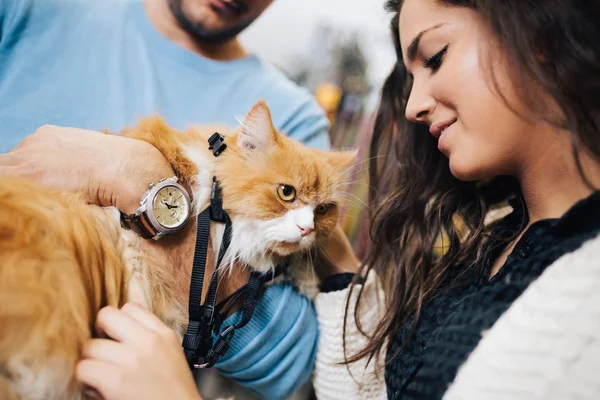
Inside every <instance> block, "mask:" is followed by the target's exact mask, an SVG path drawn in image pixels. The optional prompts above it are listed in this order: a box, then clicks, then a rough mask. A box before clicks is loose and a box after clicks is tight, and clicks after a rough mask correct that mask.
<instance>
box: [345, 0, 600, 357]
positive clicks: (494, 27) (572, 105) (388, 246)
mask: <svg viewBox="0 0 600 400" xmlns="http://www.w3.org/2000/svg"><path fill="white" fill-rule="evenodd" d="M440 3H444V4H447V5H450V6H456V7H468V8H470V9H473V10H475V11H476V12H478V13H479V15H480V16H481V18H482V19H483V20H484V21H485V22H486V23H487V25H488V27H489V28H490V29H491V31H492V32H493V33H494V34H495V36H496V37H497V39H498V41H499V43H500V45H501V48H502V49H503V51H504V53H505V55H506V56H507V57H508V59H509V61H510V63H509V65H512V66H514V67H513V68H512V70H511V71H510V72H509V74H510V78H511V79H512V81H513V83H514V87H516V88H520V92H519V93H518V95H519V96H520V97H521V100H522V101H523V104H525V105H527V106H528V107H529V110H527V111H530V112H531V113H533V114H532V115H535V116H537V117H539V118H540V119H542V120H545V121H547V122H549V123H551V124H553V125H554V126H557V127H560V128H561V129H565V130H567V131H569V132H570V135H571V142H572V146H573V154H574V157H575V160H576V162H577V166H578V168H579V172H580V173H581V175H582V176H583V171H582V168H581V163H580V160H579V157H578V154H579V150H580V149H582V148H585V149H587V150H588V151H589V153H590V154H591V155H592V156H593V157H595V159H596V160H600V23H599V21H600V2H598V1H587V0H569V1H566V0H546V1H538V0H502V1H499V0H466V1H459V0H440ZM401 6H402V1H401V0H389V1H387V3H386V6H385V7H386V9H387V10H388V11H390V12H393V13H394V14H393V17H392V23H391V31H392V36H393V39H394V45H395V48H396V54H397V62H396V64H395V66H394V68H393V70H392V72H391V74H390V75H389V76H388V78H387V80H386V81H385V84H384V85H383V89H382V94H381V103H380V106H379V110H378V114H377V119H376V124H375V128H374V132H373V137H372V142H371V146H370V156H371V158H370V160H371V161H370V166H369V168H370V173H369V174H370V180H371V190H370V194H369V201H370V205H371V209H372V210H373V215H372V220H371V231H370V235H371V242H372V243H371V245H370V249H369V250H368V253H367V256H366V258H365V261H364V264H363V266H362V267H361V270H360V273H359V274H360V275H363V276H364V275H365V274H366V273H368V272H369V271H370V270H374V271H375V272H376V273H377V275H378V276H379V277H380V278H381V282H382V283H383V286H384V290H385V293H386V299H385V312H384V315H383V318H382V320H381V321H380V322H379V323H378V325H377V326H376V329H375V331H374V333H373V334H372V335H371V336H370V338H369V343H368V345H367V346H366V348H365V349H363V350H362V351H361V352H359V353H358V354H355V355H352V356H351V357H348V358H347V359H346V361H347V362H353V361H356V360H359V359H361V358H363V357H372V356H373V355H377V354H379V351H380V350H381V349H382V347H383V346H384V344H385V342H386V339H388V338H390V337H391V335H392V334H393V333H394V332H395V331H396V330H398V329H399V328H400V327H401V326H402V324H404V323H406V322H407V321H408V320H409V318H410V317H411V316H414V318H413V319H412V331H411V335H412V332H414V329H416V326H417V323H418V320H419V315H420V312H421V307H422V306H423V304H424V303H426V302H427V301H429V300H431V299H432V298H433V297H435V296H436V295H438V294H439V293H440V292H442V291H444V290H447V289H448V286H449V282H451V281H452V278H453V277H454V275H455V274H456V273H457V271H456V266H457V265H458V264H459V263H461V262H464V261H465V260H468V259H473V257H474V256H475V255H477V254H479V253H480V250H481V248H482V243H483V240H484V238H485V235H482V232H484V217H485V215H486V212H487V211H488V209H489V206H490V205H491V204H492V203H494V202H497V201H500V200H503V199H506V198H508V197H509V196H514V195H516V196H520V192H519V189H518V186H517V185H516V181H515V180H514V179H512V178H508V177H498V178H496V179H494V180H493V181H492V182H487V183H486V184H483V183H482V182H461V181H459V180H458V179H456V178H455V177H454V176H452V174H451V173H450V168H449V161H448V159H447V158H446V157H445V156H443V155H442V154H441V153H440V152H439V151H438V149H437V143H436V140H435V139H434V138H433V137H432V136H431V135H429V134H428V133H427V129H428V128H427V127H426V126H424V125H418V124H415V123H412V122H409V121H408V120H407V119H406V118H405V115H404V108H405V105H406V102H407V99H408V95H409V93H410V89H411V84H412V82H411V79H410V77H409V75H408V74H407V71H406V67H405V65H404V62H403V58H402V52H401V49H400V38H399V32H398V16H399V13H400V8H401ZM540 87H541V88H542V89H543V90H544V91H545V92H546V93H547V94H548V95H549V96H550V97H551V98H552V99H553V100H554V102H555V104H557V105H558V106H559V107H560V109H561V111H562V113H558V114H559V115H560V117H557V116H556V115H557V113H556V108H555V107H556V106H554V112H552V110H551V109H550V107H549V105H548V104H539V98H537V99H536V98H533V96H534V95H535V93H539V88H540ZM584 179H585V177H584ZM586 182H588V181H587V180H586ZM588 184H589V182H588ZM456 215H460V216H461V217H462V220H463V221H464V224H465V225H466V227H467V228H468V234H467V235H466V237H461V238H460V240H459V232H457V230H456V227H455V223H454V222H453V217H454V216H456ZM440 232H445V233H447V238H448V239H449V249H448V251H446V252H445V253H444V254H443V255H442V256H439V255H436V254H435V253H434V245H435V241H436V238H437V237H438V236H439V235H440ZM353 289H354V287H353V288H352V289H351V291H352V290H353ZM360 291H362V288H361V289H360ZM359 298H360V293H359ZM359 303H360V301H359ZM357 310H358V307H356V309H355V310H354V313H355V316H356V319H357V321H358V315H357V314H358V311H357ZM348 312H349V310H348V307H347V308H346V315H347V314H348ZM359 329H361V327H360V324H359ZM409 337H410V336H409ZM407 340H408V339H407Z"/></svg>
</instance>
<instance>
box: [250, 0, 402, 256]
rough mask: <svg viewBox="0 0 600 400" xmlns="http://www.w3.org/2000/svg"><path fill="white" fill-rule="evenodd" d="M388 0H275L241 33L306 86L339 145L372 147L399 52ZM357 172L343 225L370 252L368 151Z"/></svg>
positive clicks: (359, 246)
mask: <svg viewBox="0 0 600 400" xmlns="http://www.w3.org/2000/svg"><path fill="white" fill-rule="evenodd" d="M383 5H384V0H302V1H299V0H276V1H274V2H273V4H272V5H271V7H270V8H268V9H267V11H266V12H265V13H264V14H263V15H262V16H261V17H260V19H258V20H257V21H256V22H255V23H254V24H252V25H251V26H250V27H249V28H248V29H247V30H246V31H244V33H243V34H242V36H241V40H242V42H243V43H244V45H245V46H246V47H247V48H248V49H249V50H250V51H252V52H254V53H256V54H258V55H259V56H261V57H262V58H263V59H264V60H266V61H268V62H270V63H271V64H273V65H274V66H276V67H277V68H279V69H280V70H281V71H283V72H284V73H285V74H286V75H287V76H288V77H289V78H291V79H292V80H293V81H294V82H296V83H297V84H299V85H300V86H304V87H306V88H307V89H308V90H309V91H310V92H311V93H313V95H314V96H315V97H316V99H317V101H318V102H319V104H321V106H322V107H323V108H324V109H325V111H326V112H327V114H328V117H329V119H330V121H331V123H332V124H331V131H330V135H331V142H332V144H333V147H334V148H350V147H352V148H359V149H361V151H364V150H365V149H366V148H367V146H366V144H367V143H368V139H369V137H368V136H369V134H370V130H371V125H372V123H373V119H374V113H375V111H376V107H377V102H378V100H379V91H380V88H381V84H382V83H383V81H384V80H385V78H386V77H387V75H388V73H389V72H390V70H391V68H392V66H393V64H394V62H395V53H394V48H393V45H392V41H391V39H390V34H389V32H390V31H389V22H390V18H391V15H388V13H387V12H386V11H385V10H384V9H383ZM359 157H360V158H361V159H360V160H359V163H357V166H356V168H355V170H354V171H352V173H351V177H350V181H351V182H352V186H351V188H350V190H351V194H352V196H351V199H353V200H352V201H351V203H350V204H349V205H348V208H347V209H346V210H345V213H344V218H343V224H344V229H345V230H346V233H347V234H348V236H349V237H350V239H351V241H352V242H353V244H354V245H355V250H356V251H357V252H358V253H359V255H361V254H362V252H363V251H364V246H363V242H364V240H363V239H362V237H361V233H362V232H363V231H362V230H361V229H360V227H361V222H362V221H363V219H364V218H363V217H364V211H365V210H364V208H363V207H362V205H363V204H362V203H363V202H364V201H365V200H366V197H365V195H366V189H367V187H366V181H365V179H366V172H367V171H366V167H367V163H366V162H365V158H366V157H365V155H364V154H360V155H359Z"/></svg>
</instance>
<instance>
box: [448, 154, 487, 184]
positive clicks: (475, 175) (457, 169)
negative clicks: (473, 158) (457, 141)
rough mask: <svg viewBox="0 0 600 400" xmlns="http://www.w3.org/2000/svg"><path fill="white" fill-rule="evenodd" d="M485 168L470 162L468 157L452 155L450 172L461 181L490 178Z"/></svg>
mask: <svg viewBox="0 0 600 400" xmlns="http://www.w3.org/2000/svg"><path fill="white" fill-rule="evenodd" d="M485 170H486V169H485V168H483V167H482V166H480V165H478V164H477V163H475V162H469V160H468V158H466V157H456V156H454V157H453V156H452V155H450V173H451V174H452V175H453V176H454V177H455V178H456V179H458V180H459V181H463V182H472V181H479V180H482V179H487V178H490V177H489V176H487V175H488V174H486V173H485Z"/></svg>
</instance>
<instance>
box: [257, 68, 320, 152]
mask: <svg viewBox="0 0 600 400" xmlns="http://www.w3.org/2000/svg"><path fill="white" fill-rule="evenodd" d="M252 79H253V81H254V82H256V84H257V85H260V97H261V98H262V99H263V100H265V102H266V103H267V105H268V106H269V108H270V109H271V113H272V115H273V122H274V124H275V126H276V127H278V129H280V130H281V131H283V132H284V133H286V134H289V135H290V136H292V137H293V138H295V139H298V140H301V141H304V142H306V141H311V140H312V138H313V136H317V135H319V136H321V140H319V143H318V144H317V143H316V142H315V143H314V145H315V146H316V147H320V148H328V147H329V145H328V140H326V132H327V130H328V128H329V122H328V120H327V118H326V116H325V112H324V111H323V110H322V108H321V107H320V106H319V104H318V103H317V101H316V99H315V98H314V96H313V95H312V94H311V93H310V92H309V91H308V90H307V89H306V88H304V87H300V86H298V85H297V84H296V83H294V82H293V81H292V80H291V79H289V78H288V77H287V76H285V74H284V73H283V72H281V71H280V70H278V69H276V68H275V67H274V66H272V65H271V64H269V63H267V62H265V61H262V60H261V61H260V67H259V68H258V69H257V70H256V71H255V73H254V76H253V77H252Z"/></svg>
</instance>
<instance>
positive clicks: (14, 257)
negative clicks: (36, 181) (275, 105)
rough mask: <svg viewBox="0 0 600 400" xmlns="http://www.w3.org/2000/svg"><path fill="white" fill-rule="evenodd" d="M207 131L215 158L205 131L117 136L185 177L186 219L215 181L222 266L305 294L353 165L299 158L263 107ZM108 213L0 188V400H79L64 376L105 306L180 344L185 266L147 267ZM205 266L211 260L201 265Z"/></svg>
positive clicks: (342, 156)
mask: <svg viewBox="0 0 600 400" xmlns="http://www.w3.org/2000/svg"><path fill="white" fill-rule="evenodd" d="M217 131H219V132H220V133H222V134H224V135H225V136H226V143H227V145H228V148H227V150H225V152H223V154H222V155H220V156H219V157H214V156H213V155H212V153H211V152H210V151H209V150H208V144H207V139H208V137H209V136H210V135H211V134H212V133H214V132H215V129H210V128H207V127H196V128H191V129H188V130H187V131H185V132H180V131H176V130H174V129H171V128H170V127H169V126H168V125H167V124H166V123H165V122H164V121H163V120H162V119H160V118H159V117H152V118H149V119H146V120H143V121H142V122H141V123H140V124H139V125H138V126H137V127H134V128H131V129H126V130H125V131H124V132H122V134H123V135H125V136H128V137H132V138H136V139H139V140H145V141H147V142H149V143H151V144H153V145H154V146H156V147H157V148H158V149H159V150H160V151H161V152H162V153H163V154H164V155H165V157H166V158H167V159H168V160H169V161H170V162H171V164H172V166H173V168H174V169H175V170H177V171H178V172H179V173H180V174H181V175H183V176H184V177H186V178H187V180H188V181H189V183H190V184H191V186H192V191H193V199H194V201H193V210H194V211H195V213H196V214H198V213H199V212H200V211H202V210H203V209H204V208H205V207H206V206H207V205H208V203H209V196H210V193H211V188H212V177H213V175H216V176H217V177H218V179H219V181H220V183H221V187H222V190H223V205H224V209H225V210H226V211H227V212H228V213H229V215H230V217H231V220H232V222H233V235H232V241H231V246H230V248H229V250H228V252H227V254H226V257H225V260H224V264H227V266H233V265H234V261H236V262H237V263H241V264H242V265H247V266H249V267H251V268H254V269H256V270H259V271H261V272H264V271H269V270H270V269H272V268H274V267H275V266H276V265H278V264H279V263H281V262H282V261H284V259H285V260H288V261H289V263H290V265H289V268H288V270H287V272H286V275H287V279H289V280H291V281H292V282H293V283H294V284H295V285H296V286H297V287H298V288H299V289H300V290H301V291H302V292H303V293H305V294H308V295H313V294H314V293H315V292H316V288H317V283H318V282H317V281H316V277H315V274H314V272H313V270H312V265H311V263H310V256H309V255H310V254H309V253H310V252H311V251H312V250H313V249H314V248H315V246H316V245H318V242H319V238H321V237H323V236H326V235H328V234H330V233H331V232H332V230H333V228H334V227H335V225H336V223H337V220H338V214H339V211H338V207H339V204H340V202H341V201H342V200H343V197H344V194H343V186H344V180H343V176H344V172H345V171H346V170H347V168H348V167H349V166H350V165H351V164H352V163H353V161H354V159H355V156H356V154H355V153H354V152H331V153H326V152H322V151H318V150H314V149H309V148H307V147H305V146H304V145H302V144H300V143H298V142H296V141H294V140H292V139H290V138H288V137H286V136H283V135H281V134H279V133H278V132H277V131H276V130H275V129H274V128H273V125H272V122H271V117H270V114H269V110H268V107H267V106H266V104H264V103H263V102H259V103H257V104H256V105H255V106H254V107H253V108H252V110H251V111H250V112H249V114H248V115H247V116H246V117H245V118H244V119H243V121H242V123H241V126H240V128H238V129H237V130H233V131H229V130H226V129H223V128H219V129H217ZM282 185H285V186H284V187H283V188H282ZM117 214H118V213H115V210H112V209H107V208H100V207H96V206H91V205H87V204H85V203H84V202H83V200H82V199H81V198H80V197H79V196H77V195H73V194H67V193H58V192H55V191H52V190H49V189H44V188H40V187H38V186H35V185H33V184H31V183H28V182H25V181H23V180H21V179H17V178H8V177H0V257H2V263H0V399H24V400H25V399H26V400H34V399H35V400H37V399H39V400H42V399H44V400H50V399H82V398H86V397H85V395H84V394H83V393H82V392H81V390H80V388H79V387H78V385H77V384H76V383H75V381H74V380H73V371H74V368H75V365H76V363H77V361H78V360H79V358H80V354H81V349H82V346H83V344H84V343H85V341H86V340H87V339H89V338H90V337H91V336H92V335H93V323H94V320H95V317H96V314H97V313H98V311H99V310H100V309H101V308H102V307H104V306H106V305H113V306H117V307H118V306H121V305H123V304H124V303H125V302H127V301H131V300H133V301H136V302H138V303H141V304H142V305H144V306H146V307H148V308H149V309H150V310H151V311H153V312H154V313H155V314H156V315H157V316H158V317H159V318H161V320H163V321H164V322H165V323H166V324H167V325H169V326H170V327H171V328H173V329H174V330H175V331H176V332H177V333H179V334H180V335H182V334H183V333H184V331H185V328H186V323H187V317H188V316H187V296H188V293H187V291H188V288H189V286H188V285H189V277H190V273H191V272H190V271H191V265H190V266H189V267H187V268H188V269H189V270H186V271H185V272H181V271H180V272H179V273H178V274H174V273H173V271H169V269H168V266H167V265H161V262H160V261H157V260H147V259H145V257H144V253H143V252H142V251H141V250H140V243H141V242H142V241H143V239H141V238H139V237H138V236H137V235H135V234H134V233H133V232H131V231H126V230H123V229H122V228H121V227H120V224H119V220H118V217H117ZM222 229H223V227H222V225H221V224H212V226H211V238H210V240H211V243H210V246H209V249H218V248H219V246H220V238H221V234H222ZM213 252H214V250H213ZM215 259H216V256H215V255H214V254H213V256H212V257H211V254H209V258H208V261H207V262H213V263H214V262H215V261H214V260H215ZM236 265H237V264H236ZM183 269H184V270H185V268H183ZM182 287H184V288H186V289H185V290H186V293H180V292H181V289H180V288H182Z"/></svg>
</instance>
